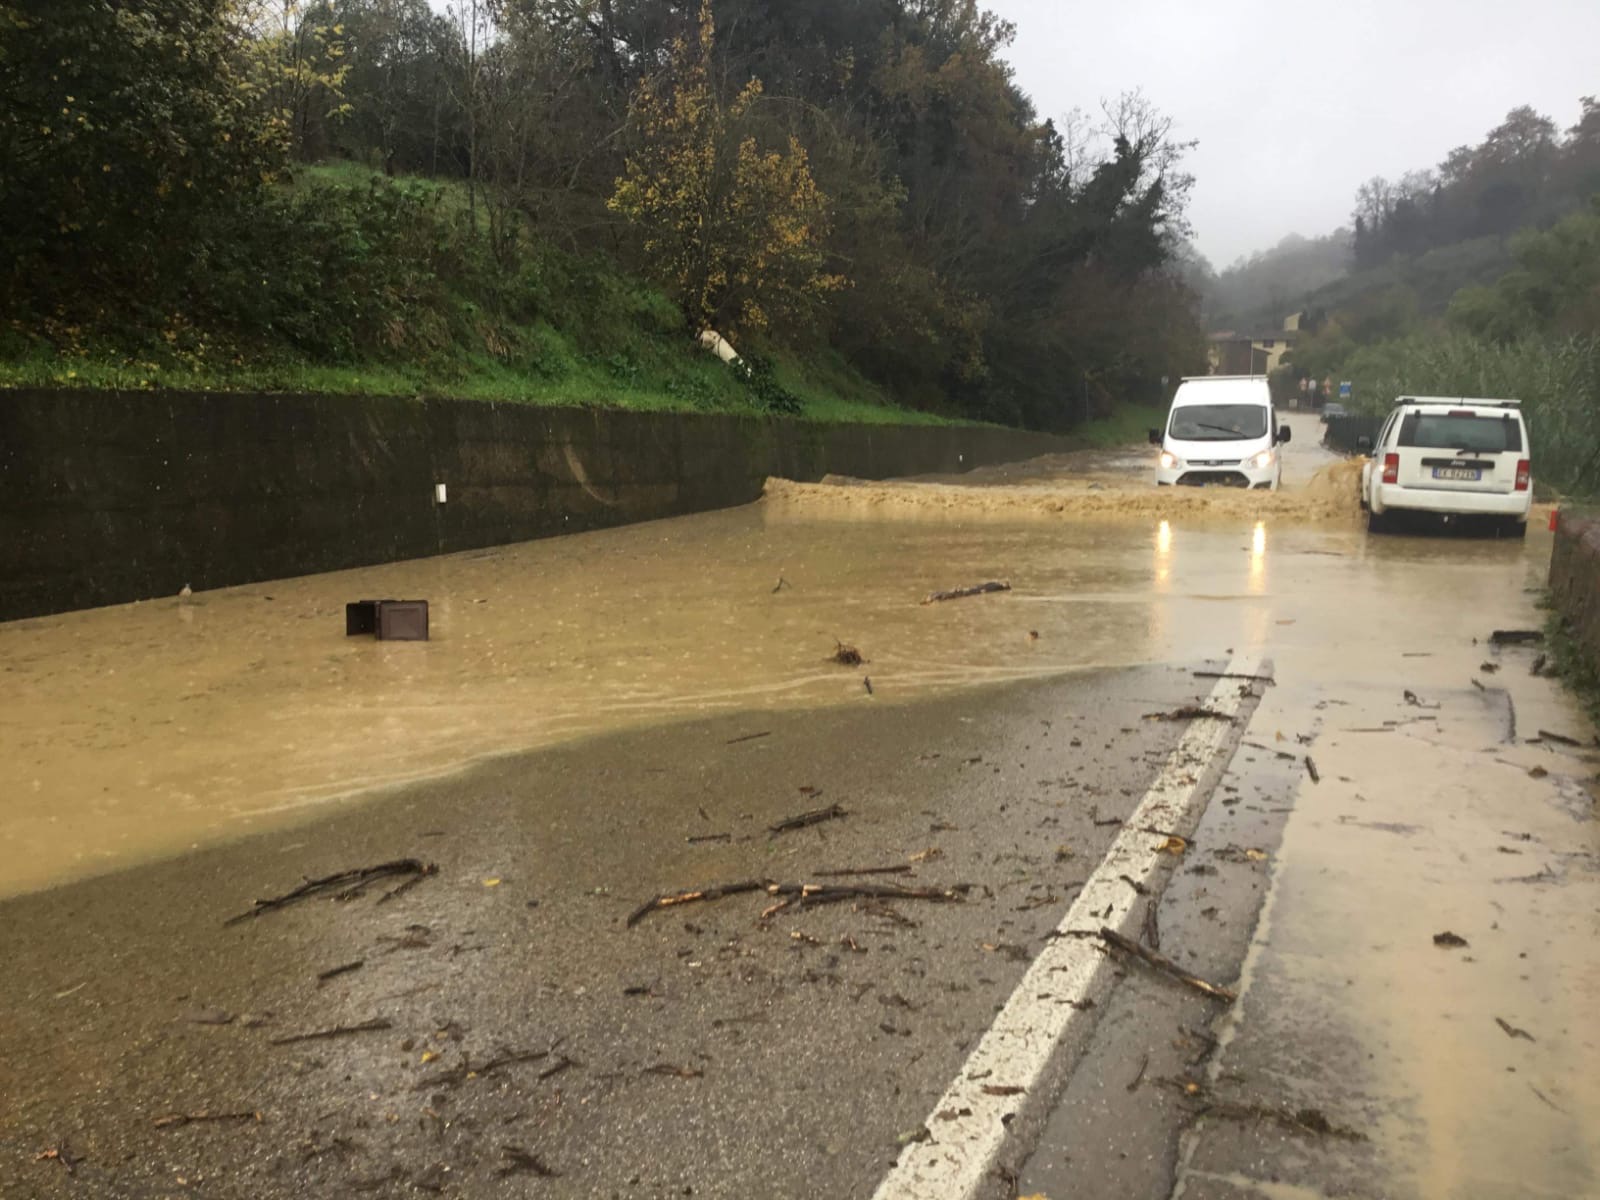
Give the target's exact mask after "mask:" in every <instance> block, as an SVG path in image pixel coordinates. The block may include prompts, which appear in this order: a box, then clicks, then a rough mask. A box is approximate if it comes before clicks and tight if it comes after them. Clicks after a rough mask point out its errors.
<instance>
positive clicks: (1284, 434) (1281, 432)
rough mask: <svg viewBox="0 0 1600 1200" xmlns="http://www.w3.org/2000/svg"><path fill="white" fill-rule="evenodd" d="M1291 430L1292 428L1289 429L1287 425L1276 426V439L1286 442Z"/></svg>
mask: <svg viewBox="0 0 1600 1200" xmlns="http://www.w3.org/2000/svg"><path fill="white" fill-rule="evenodd" d="M1292 432H1293V430H1291V429H1290V428H1289V427H1288V426H1287V425H1280V426H1278V441H1279V442H1287V441H1288V440H1289V434H1290V433H1292Z"/></svg>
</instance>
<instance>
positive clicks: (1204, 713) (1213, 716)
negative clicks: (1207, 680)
mask: <svg viewBox="0 0 1600 1200" xmlns="http://www.w3.org/2000/svg"><path fill="white" fill-rule="evenodd" d="M1144 719H1145V720H1146V721H1199V720H1205V719H1210V720H1213V721H1227V722H1228V723H1229V724H1230V725H1231V724H1232V723H1233V718H1232V717H1230V716H1229V715H1228V714H1227V713H1220V712H1217V711H1216V709H1214V708H1205V707H1204V706H1202V705H1198V704H1186V705H1184V706H1183V707H1182V708H1175V709H1173V710H1172V711H1171V712H1153V713H1145V715H1144Z"/></svg>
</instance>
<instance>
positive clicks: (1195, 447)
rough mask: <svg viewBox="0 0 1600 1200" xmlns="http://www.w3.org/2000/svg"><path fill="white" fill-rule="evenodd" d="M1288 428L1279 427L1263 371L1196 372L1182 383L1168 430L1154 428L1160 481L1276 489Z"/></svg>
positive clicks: (1152, 437)
mask: <svg viewBox="0 0 1600 1200" xmlns="http://www.w3.org/2000/svg"><path fill="white" fill-rule="evenodd" d="M1288 440H1289V427H1288V426H1287V425H1285V426H1283V427H1281V428H1280V427H1279V426H1278V414H1277V413H1276V412H1275V411H1274V410H1273V407H1272V393H1271V391H1270V390H1269V389H1268V388H1267V381H1266V378H1265V377H1264V376H1261V375H1196V376H1193V377H1190V378H1186V379H1184V381H1183V382H1182V383H1181V384H1179V386H1178V392H1177V395H1175V396H1173V398H1172V411H1171V412H1170V413H1168V414H1167V426H1166V428H1165V429H1164V430H1162V429H1152V430H1151V431H1150V444H1151V445H1153V446H1160V447H1161V457H1160V459H1159V460H1158V462H1157V464H1156V483H1157V484H1159V485H1161V486H1163V487H1167V486H1172V485H1183V486H1190V487H1203V486H1205V485H1206V484H1221V485H1223V486H1224V487H1242V488H1270V489H1272V490H1273V491H1277V490H1278V482H1279V480H1280V479H1281V478H1282V474H1283V464H1282V463H1281V462H1280V461H1279V459H1280V458H1281V455H1280V454H1279V451H1278V447H1279V446H1281V445H1283V443H1284V442H1287V441H1288Z"/></svg>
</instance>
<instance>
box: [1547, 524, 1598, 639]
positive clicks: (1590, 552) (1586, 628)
mask: <svg viewBox="0 0 1600 1200" xmlns="http://www.w3.org/2000/svg"><path fill="white" fill-rule="evenodd" d="M1550 593H1551V596H1552V598H1553V599H1554V600H1555V604H1556V608H1557V609H1558V610H1559V611H1560V613H1561V615H1562V616H1564V617H1565V618H1566V619H1567V621H1568V622H1569V623H1570V624H1571V626H1572V629H1573V632H1574V634H1575V635H1576V636H1577V638H1578V641H1579V642H1580V643H1581V644H1582V646H1583V647H1584V650H1585V652H1586V654H1587V655H1588V659H1589V663H1590V665H1591V666H1593V667H1594V668H1595V669H1596V670H1600V517H1595V516H1579V515H1577V514H1572V513H1566V512H1563V513H1562V514H1561V520H1560V523H1559V524H1558V525H1557V527H1556V538H1555V548H1554V549H1553V550H1552V551H1551V553H1550Z"/></svg>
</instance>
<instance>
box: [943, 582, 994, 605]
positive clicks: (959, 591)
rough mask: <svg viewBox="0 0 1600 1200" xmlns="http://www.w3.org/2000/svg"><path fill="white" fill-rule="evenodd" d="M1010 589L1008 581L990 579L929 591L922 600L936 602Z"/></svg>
mask: <svg viewBox="0 0 1600 1200" xmlns="http://www.w3.org/2000/svg"><path fill="white" fill-rule="evenodd" d="M1010 590H1011V585H1010V584H1009V583H996V582H994V581H990V582H989V583H980V584H978V585H977V586H976V587H965V588H955V589H954V590H952V591H948V592H929V593H928V596H927V599H925V600H923V603H924V604H937V603H939V602H940V601H941V600H964V599H965V598H966V597H968V596H984V595H988V594H989V593H990V592H1009V591H1010Z"/></svg>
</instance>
